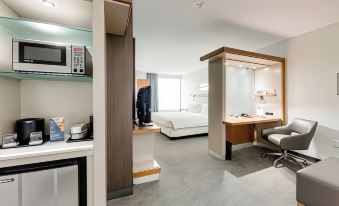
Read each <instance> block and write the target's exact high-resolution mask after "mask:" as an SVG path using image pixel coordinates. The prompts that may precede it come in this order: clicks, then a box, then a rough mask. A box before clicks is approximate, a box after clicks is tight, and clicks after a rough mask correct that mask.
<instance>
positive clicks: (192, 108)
mask: <svg viewBox="0 0 339 206" xmlns="http://www.w3.org/2000/svg"><path fill="white" fill-rule="evenodd" d="M187 111H188V112H192V113H200V112H201V104H200V103H191V104H189V105H188V107H187Z"/></svg>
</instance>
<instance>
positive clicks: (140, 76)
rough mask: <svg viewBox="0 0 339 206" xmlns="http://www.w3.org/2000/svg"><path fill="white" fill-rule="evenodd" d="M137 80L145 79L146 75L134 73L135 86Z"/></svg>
mask: <svg viewBox="0 0 339 206" xmlns="http://www.w3.org/2000/svg"><path fill="white" fill-rule="evenodd" d="M138 79H147V73H145V72H138V71H136V72H135V85H137V84H136V83H137V82H136V81H137V80H138Z"/></svg>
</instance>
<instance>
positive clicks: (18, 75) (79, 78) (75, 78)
mask: <svg viewBox="0 0 339 206" xmlns="http://www.w3.org/2000/svg"><path fill="white" fill-rule="evenodd" d="M0 76H2V77H8V78H12V79H17V80H46V81H72V82H92V81H93V78H92V77H90V76H85V75H59V74H42V73H22V72H0Z"/></svg>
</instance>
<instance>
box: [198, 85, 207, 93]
mask: <svg viewBox="0 0 339 206" xmlns="http://www.w3.org/2000/svg"><path fill="white" fill-rule="evenodd" d="M199 90H201V91H207V90H208V84H207V83H205V84H200V85H199Z"/></svg>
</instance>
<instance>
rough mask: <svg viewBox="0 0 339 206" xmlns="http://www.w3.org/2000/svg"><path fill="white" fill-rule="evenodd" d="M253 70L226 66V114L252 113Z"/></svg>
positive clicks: (253, 101)
mask: <svg viewBox="0 0 339 206" xmlns="http://www.w3.org/2000/svg"><path fill="white" fill-rule="evenodd" d="M254 103H255V99H254V71H253V70H252V69H245V68H238V67H233V66H227V67H226V115H227V116H229V115H231V114H239V115H240V114H241V113H247V114H254V113H255V110H254Z"/></svg>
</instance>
